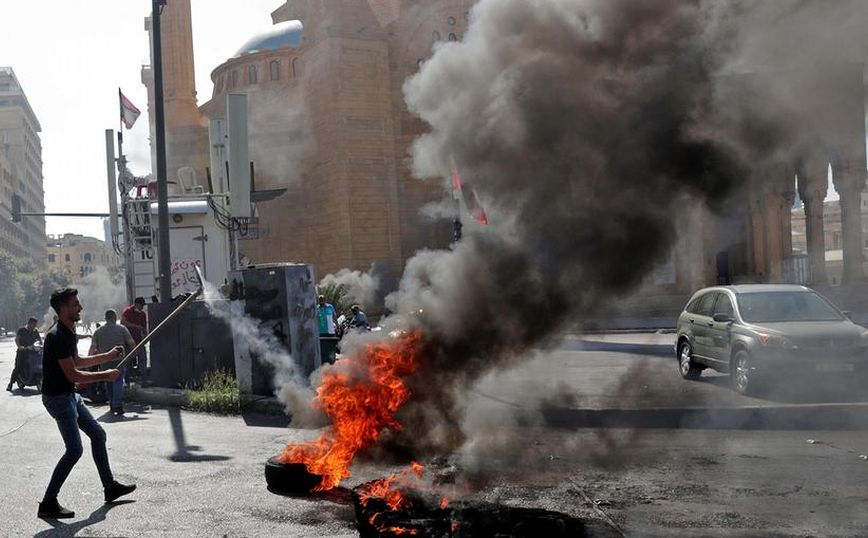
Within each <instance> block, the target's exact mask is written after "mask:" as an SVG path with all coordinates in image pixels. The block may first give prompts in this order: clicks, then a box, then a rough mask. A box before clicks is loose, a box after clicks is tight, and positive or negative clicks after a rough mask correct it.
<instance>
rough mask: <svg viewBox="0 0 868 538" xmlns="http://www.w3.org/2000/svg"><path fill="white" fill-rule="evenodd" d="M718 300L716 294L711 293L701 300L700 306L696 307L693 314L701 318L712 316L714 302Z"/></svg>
mask: <svg viewBox="0 0 868 538" xmlns="http://www.w3.org/2000/svg"><path fill="white" fill-rule="evenodd" d="M715 299H717V293H716V292H709V293H706V294H705V295H703V296H702V297H701V298H700V301H699V304H698V305H696V311H695V312H693V313H694V314H696V315H699V316H711V308H712V306H714V300H715Z"/></svg>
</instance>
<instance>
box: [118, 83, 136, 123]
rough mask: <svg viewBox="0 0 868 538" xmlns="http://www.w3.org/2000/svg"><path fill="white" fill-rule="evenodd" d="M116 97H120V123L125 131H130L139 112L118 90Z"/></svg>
mask: <svg viewBox="0 0 868 538" xmlns="http://www.w3.org/2000/svg"><path fill="white" fill-rule="evenodd" d="M118 96H119V97H120V103H121V122H123V124H124V126H125V127H126V128H127V129H132V128H133V125H134V124H135V123H136V120H137V119H138V118H139V115H140V114H141V111H139V109H138V108H136V105H134V104H133V103H132V101H130V100H129V99H127V97H126V96H125V95H124V94H123V93H122V92H121V90H120V88H118Z"/></svg>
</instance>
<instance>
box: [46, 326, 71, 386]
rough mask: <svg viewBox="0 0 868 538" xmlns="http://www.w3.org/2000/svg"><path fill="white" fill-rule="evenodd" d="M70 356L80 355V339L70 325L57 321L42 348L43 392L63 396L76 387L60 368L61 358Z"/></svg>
mask: <svg viewBox="0 0 868 538" xmlns="http://www.w3.org/2000/svg"><path fill="white" fill-rule="evenodd" d="M69 357H78V339H77V338H76V337H75V334H74V333H73V332H72V331H70V330H69V327H67V326H66V325H64V324H63V323H57V324H56V325H55V326H54V327H52V329H51V330H50V331H48V333H47V334H46V335H45V345H44V346H43V348H42V394H44V395H45V396H62V395H64V394H69V393H71V392H72V391H73V389H75V384H74V383H73V382H72V381H70V380H69V379H67V378H66V374H64V373H63V370H62V369H61V368H60V360H61V359H67V358H69Z"/></svg>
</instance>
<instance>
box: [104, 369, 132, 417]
mask: <svg viewBox="0 0 868 538" xmlns="http://www.w3.org/2000/svg"><path fill="white" fill-rule="evenodd" d="M126 370H127V369H126V367H122V368H121V375H120V376H118V378H117V379H115V380H114V381H112V382H111V383H109V382H106V384H105V386H106V392H107V393H108V397H109V405H110V406H111V408H112V409H115V408H117V407H123V406H124V375H125V374H126Z"/></svg>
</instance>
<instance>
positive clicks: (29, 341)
mask: <svg viewBox="0 0 868 538" xmlns="http://www.w3.org/2000/svg"><path fill="white" fill-rule="evenodd" d="M37 340H39V331H37V330H36V329H34V330H32V331H31V330H30V329H28V328H27V327H21V328H20V329H18V344H19V345H21V346H24V347H27V346H32V345H33V344H35V343H36V341H37Z"/></svg>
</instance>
